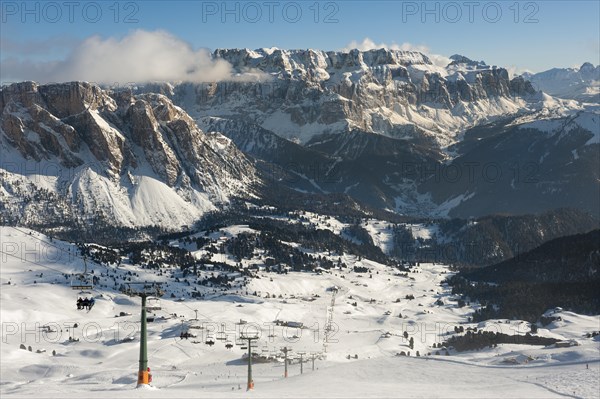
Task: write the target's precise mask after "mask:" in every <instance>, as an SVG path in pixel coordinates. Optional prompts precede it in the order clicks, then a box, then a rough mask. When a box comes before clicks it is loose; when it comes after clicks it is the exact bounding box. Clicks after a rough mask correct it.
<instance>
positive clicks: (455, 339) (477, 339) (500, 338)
mask: <svg viewBox="0 0 600 399" xmlns="http://www.w3.org/2000/svg"><path fill="white" fill-rule="evenodd" d="M557 342H558V340H557V339H554V338H545V337H538V336H536V335H531V334H529V333H527V334H525V335H518V334H514V335H508V334H504V333H499V332H495V331H482V330H479V331H477V332H473V331H467V333H466V334H464V335H453V336H452V337H450V338H448V340H447V341H445V342H444V343H443V344H442V346H443V347H446V348H454V349H455V350H456V351H457V352H464V351H469V350H480V349H484V348H495V347H496V346H498V344H521V345H543V346H548V345H552V344H555V343H557Z"/></svg>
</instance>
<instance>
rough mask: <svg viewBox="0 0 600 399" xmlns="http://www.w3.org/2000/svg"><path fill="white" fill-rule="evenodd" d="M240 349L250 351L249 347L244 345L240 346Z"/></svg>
mask: <svg viewBox="0 0 600 399" xmlns="http://www.w3.org/2000/svg"><path fill="white" fill-rule="evenodd" d="M240 349H241V350H246V349H248V347H247V346H246V345H243V346H240Z"/></svg>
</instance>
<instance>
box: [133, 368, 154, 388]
mask: <svg viewBox="0 0 600 399" xmlns="http://www.w3.org/2000/svg"><path fill="white" fill-rule="evenodd" d="M151 382H152V374H150V373H149V372H148V371H138V382H137V383H138V385H145V384H150V383H151Z"/></svg>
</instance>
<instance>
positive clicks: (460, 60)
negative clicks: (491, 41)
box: [450, 54, 487, 66]
mask: <svg viewBox="0 0 600 399" xmlns="http://www.w3.org/2000/svg"><path fill="white" fill-rule="evenodd" d="M450 59H451V60H452V62H451V63H450V65H459V64H466V65H470V66H487V64H486V63H485V62H484V61H474V60H472V59H470V58H468V57H465V56H464V55H460V54H454V55H452V56H450Z"/></svg>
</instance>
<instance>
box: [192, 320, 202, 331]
mask: <svg viewBox="0 0 600 399" xmlns="http://www.w3.org/2000/svg"><path fill="white" fill-rule="evenodd" d="M189 324H190V326H189V328H193V329H195V330H204V326H202V324H200V320H198V319H192V320H190V323H189Z"/></svg>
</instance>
